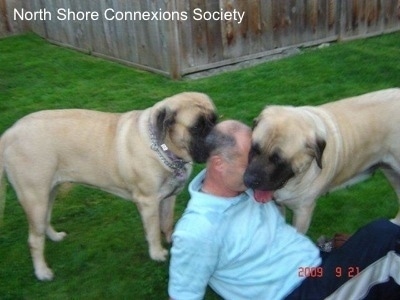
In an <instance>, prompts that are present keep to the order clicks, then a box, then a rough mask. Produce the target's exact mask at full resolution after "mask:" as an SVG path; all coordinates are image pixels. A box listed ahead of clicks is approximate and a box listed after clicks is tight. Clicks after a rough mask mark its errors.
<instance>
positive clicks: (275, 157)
mask: <svg viewBox="0 0 400 300" xmlns="http://www.w3.org/2000/svg"><path fill="white" fill-rule="evenodd" d="M269 161H270V162H272V163H273V164H274V165H279V164H281V163H282V158H281V156H280V155H279V154H278V153H276V152H274V153H272V154H271V156H270V157H269Z"/></svg>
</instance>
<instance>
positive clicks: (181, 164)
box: [149, 124, 189, 177]
mask: <svg viewBox="0 0 400 300" xmlns="http://www.w3.org/2000/svg"><path fill="white" fill-rule="evenodd" d="M149 135H150V141H151V145H150V148H151V150H153V151H155V152H156V153H157V155H158V157H159V158H160V160H161V161H162V162H163V163H164V165H165V166H167V167H168V168H170V169H172V170H173V171H174V173H175V175H176V176H177V177H183V176H185V174H186V169H185V165H186V164H187V163H189V162H187V161H184V160H183V159H181V158H179V157H178V156H176V155H175V154H174V153H172V152H171V151H170V150H169V149H168V147H167V145H165V144H160V143H159V142H158V140H157V137H156V134H155V132H154V127H153V126H152V125H151V124H150V126H149Z"/></svg>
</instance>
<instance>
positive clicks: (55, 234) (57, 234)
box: [46, 226, 67, 242]
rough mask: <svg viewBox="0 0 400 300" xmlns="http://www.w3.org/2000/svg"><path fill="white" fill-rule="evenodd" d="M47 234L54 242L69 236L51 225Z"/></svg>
mask: <svg viewBox="0 0 400 300" xmlns="http://www.w3.org/2000/svg"><path fill="white" fill-rule="evenodd" d="M46 234H47V236H48V237H49V239H50V240H52V241H53V242H60V241H62V240H63V239H64V238H65V237H66V236H67V233H66V232H63V231H61V232H57V231H55V230H54V229H53V227H51V226H49V228H47V231H46Z"/></svg>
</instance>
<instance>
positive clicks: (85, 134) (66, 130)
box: [0, 92, 217, 280]
mask: <svg viewBox="0 0 400 300" xmlns="http://www.w3.org/2000/svg"><path fill="white" fill-rule="evenodd" d="M216 119H217V116H216V110H215V106H214V104H213V102H212V100H211V99H210V98H209V97H208V96H207V95H205V94H201V93H195V92H188V93H181V94H177V95H174V96H172V97H169V98H166V99H164V100H162V101H160V102H158V103H156V104H155V105H154V106H152V107H150V108H148V109H145V110H134V111H130V112H127V113H122V114H117V113H105V112H97V111H90V110H82V109H65V110H47V111H39V112H36V113H32V114H30V115H28V116H26V117H24V118H22V119H20V120H19V121H18V122H16V123H15V124H14V126H12V127H11V128H10V129H8V130H7V131H6V132H5V133H4V134H3V135H2V137H1V139H0V179H2V180H1V182H2V191H3V193H2V196H3V199H2V201H3V203H4V197H5V192H4V190H5V180H4V177H5V176H4V175H5V174H6V175H7V177H8V180H9V182H10V183H11V185H12V186H13V187H14V189H15V191H16V194H17V197H18V199H19V202H20V203H21V205H22V207H23V209H24V211H25V213H26V215H27V218H28V221H29V246H30V251H31V255H32V260H33V265H34V269H35V275H36V277H37V278H38V279H40V280H51V279H52V278H53V272H52V270H51V269H50V268H49V267H48V266H47V264H46V261H45V258H44V254H43V249H44V243H45V235H47V236H48V237H49V238H50V239H51V240H53V241H60V240H62V239H63V238H64V237H65V236H66V233H65V232H57V231H55V230H54V229H53V227H52V226H51V224H50V218H51V209H52V204H53V201H54V198H55V195H56V190H57V186H58V185H59V184H60V183H63V182H76V183H82V184H86V185H89V186H93V187H98V188H99V189H102V190H104V191H107V192H110V193H112V194H115V195H118V196H120V197H122V198H125V199H129V200H133V201H134V202H135V203H136V205H137V207H138V210H139V212H140V215H141V218H142V221H143V225H144V229H145V233H146V238H147V241H148V244H149V254H150V257H151V258H152V259H154V260H158V261H163V260H165V259H166V256H167V250H165V249H164V248H163V247H162V245H161V234H160V230H161V231H162V232H163V233H164V234H165V236H166V239H167V240H168V241H170V235H171V233H172V227H173V210H174V204H175V196H176V194H177V193H178V192H180V191H181V189H182V188H183V187H184V184H185V182H186V180H187V179H188V177H189V175H190V172H191V170H192V166H191V163H192V161H194V162H205V159H206V157H207V151H206V149H205V146H204V138H205V136H206V135H207V134H208V132H209V131H210V130H211V128H212V127H213V126H214V125H215V123H216ZM1 177H3V178H1ZM0 207H1V205H0ZM3 207H4V205H3Z"/></svg>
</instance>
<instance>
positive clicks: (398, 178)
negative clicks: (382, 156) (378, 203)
mask: <svg viewBox="0 0 400 300" xmlns="http://www.w3.org/2000/svg"><path fill="white" fill-rule="evenodd" d="M382 172H383V174H385V176H386V178H387V179H388V181H389V182H390V184H391V185H392V187H393V189H394V190H395V192H396V195H397V199H398V202H399V211H398V212H397V215H396V217H395V218H394V219H391V221H392V222H393V223H395V224H397V225H399V226H400V173H399V172H397V171H395V170H393V169H389V168H384V169H382Z"/></svg>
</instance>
